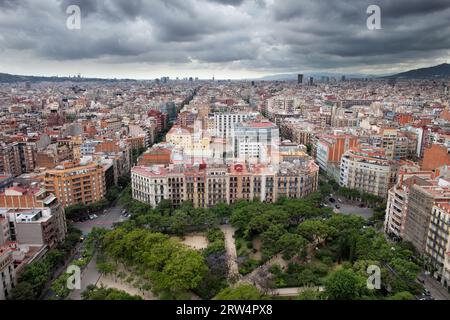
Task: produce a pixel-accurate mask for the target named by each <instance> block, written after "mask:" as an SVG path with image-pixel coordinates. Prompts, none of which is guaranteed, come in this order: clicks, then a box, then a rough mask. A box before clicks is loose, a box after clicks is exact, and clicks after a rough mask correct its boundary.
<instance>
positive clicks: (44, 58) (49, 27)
mask: <svg viewBox="0 0 450 320" xmlns="http://www.w3.org/2000/svg"><path fill="white" fill-rule="evenodd" d="M372 2H373V3H372ZM371 4H375V5H378V6H379V8H380V10H381V12H380V18H381V24H380V25H381V29H379V30H369V29H368V28H367V23H366V22H367V19H368V17H369V16H370V14H368V13H367V8H368V7H369V5H371ZM70 5H77V6H79V8H80V11H81V20H80V21H81V25H80V29H75V30H71V29H69V28H67V26H66V22H67V19H68V18H69V17H70V14H67V12H66V10H67V8H68V7H69V6H70ZM0 8H1V10H0V47H1V48H2V50H0V61H1V62H0V71H1V72H5V73H11V74H20V75H38V76H40V75H45V76H54V75H59V76H69V75H72V76H73V75H77V74H81V75H83V76H85V77H101V78H131V79H154V78H158V77H161V76H169V77H171V78H176V77H180V78H184V77H199V78H201V79H211V78H212V77H213V76H214V77H215V78H216V79H252V78H260V77H264V76H267V75H273V74H284V73H297V72H300V73H312V72H334V73H342V74H346V73H347V74H348V73H362V74H368V75H372V74H373V75H383V74H390V73H396V72H401V71H405V70H408V69H414V68H419V67H426V66H430V65H437V64H440V63H444V62H448V58H449V50H450V40H449V39H450V37H449V35H450V28H449V27H448V23H447V22H448V18H449V17H450V3H449V2H448V1H440V0H436V1H427V2H426V3H424V2H422V1H395V2H394V1H362V2H358V3H357V4H355V3H354V2H350V1H340V2H330V1H319V2H307V1H274V0H265V1H264V0H230V1H226V0H190V1H175V0H174V1H166V2H162V1H151V2H143V1H138V0H135V1H127V2H121V1H96V2H89V1H82V0H77V1H72V0H61V1H51V0H47V1H39V3H36V2H35V1H29V0H21V1H10V0H3V1H0ZM417 40H420V41H417Z"/></svg>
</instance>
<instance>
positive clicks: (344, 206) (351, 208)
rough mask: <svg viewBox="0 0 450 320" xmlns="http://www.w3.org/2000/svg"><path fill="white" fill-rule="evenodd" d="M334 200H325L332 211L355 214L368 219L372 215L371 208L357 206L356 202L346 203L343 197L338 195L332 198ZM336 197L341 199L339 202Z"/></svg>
mask: <svg viewBox="0 0 450 320" xmlns="http://www.w3.org/2000/svg"><path fill="white" fill-rule="evenodd" d="M334 199H335V200H336V201H335V202H334V203H332V202H331V201H330V200H329V199H328V201H327V205H329V206H330V207H331V208H332V209H333V212H334V213H342V214H344V215H355V216H360V217H363V218H364V219H369V218H371V217H372V215H373V210H372V209H371V208H367V207H363V208H361V207H359V206H358V205H356V204H352V203H348V202H346V200H345V199H343V198H340V197H335V198H334ZM338 199H340V200H341V202H339V201H338ZM336 205H339V207H340V208H339V209H337V208H336Z"/></svg>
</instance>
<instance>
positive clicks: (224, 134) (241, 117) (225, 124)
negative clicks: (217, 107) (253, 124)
mask: <svg viewBox="0 0 450 320" xmlns="http://www.w3.org/2000/svg"><path fill="white" fill-rule="evenodd" d="M258 115H259V113H255V112H251V111H249V110H247V111H235V112H233V111H229V112H217V113H214V133H213V134H214V135H215V136H216V137H220V138H229V137H230V136H232V135H233V131H234V125H235V124H236V123H239V122H244V121H247V120H250V119H255V118H256V117H257V116H258Z"/></svg>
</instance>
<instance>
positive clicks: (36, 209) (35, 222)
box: [0, 185, 67, 248]
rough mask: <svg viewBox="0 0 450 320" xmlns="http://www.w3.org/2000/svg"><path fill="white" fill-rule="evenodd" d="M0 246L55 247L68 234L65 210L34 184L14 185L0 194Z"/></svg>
mask: <svg viewBox="0 0 450 320" xmlns="http://www.w3.org/2000/svg"><path fill="white" fill-rule="evenodd" d="M0 228H1V229H2V230H3V231H2V232H0V244H2V243H3V244H4V243H7V242H9V241H12V242H17V243H19V244H26V245H33V246H44V245H46V246H48V247H49V248H53V247H55V246H56V245H57V244H58V243H60V242H62V241H63V240H64V239H65V237H66V234H67V225H66V219H65V215H64V209H63V207H62V205H61V203H60V202H59V201H58V199H56V197H55V196H54V195H53V194H51V193H48V192H47V191H46V190H45V189H43V188H40V187H38V186H36V185H34V186H30V187H23V186H13V187H10V188H8V189H6V190H5V191H4V192H2V193H0Z"/></svg>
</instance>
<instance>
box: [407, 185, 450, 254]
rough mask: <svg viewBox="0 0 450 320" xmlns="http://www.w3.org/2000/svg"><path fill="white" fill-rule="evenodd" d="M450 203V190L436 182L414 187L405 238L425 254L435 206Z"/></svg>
mask: <svg viewBox="0 0 450 320" xmlns="http://www.w3.org/2000/svg"><path fill="white" fill-rule="evenodd" d="M449 201H450V188H449V187H446V186H440V185H439V184H438V183H437V182H434V183H433V185H431V186H429V185H428V186H421V185H413V186H412V187H411V188H410V192H409V197H408V209H407V215H406V220H405V228H404V237H403V239H404V240H406V241H410V242H411V243H412V244H413V245H414V246H415V247H416V249H417V250H418V251H419V252H420V253H421V254H423V253H424V252H425V248H426V245H427V235H428V228H429V225H430V220H431V217H432V215H433V206H435V205H436V204H437V203H441V202H449Z"/></svg>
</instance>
